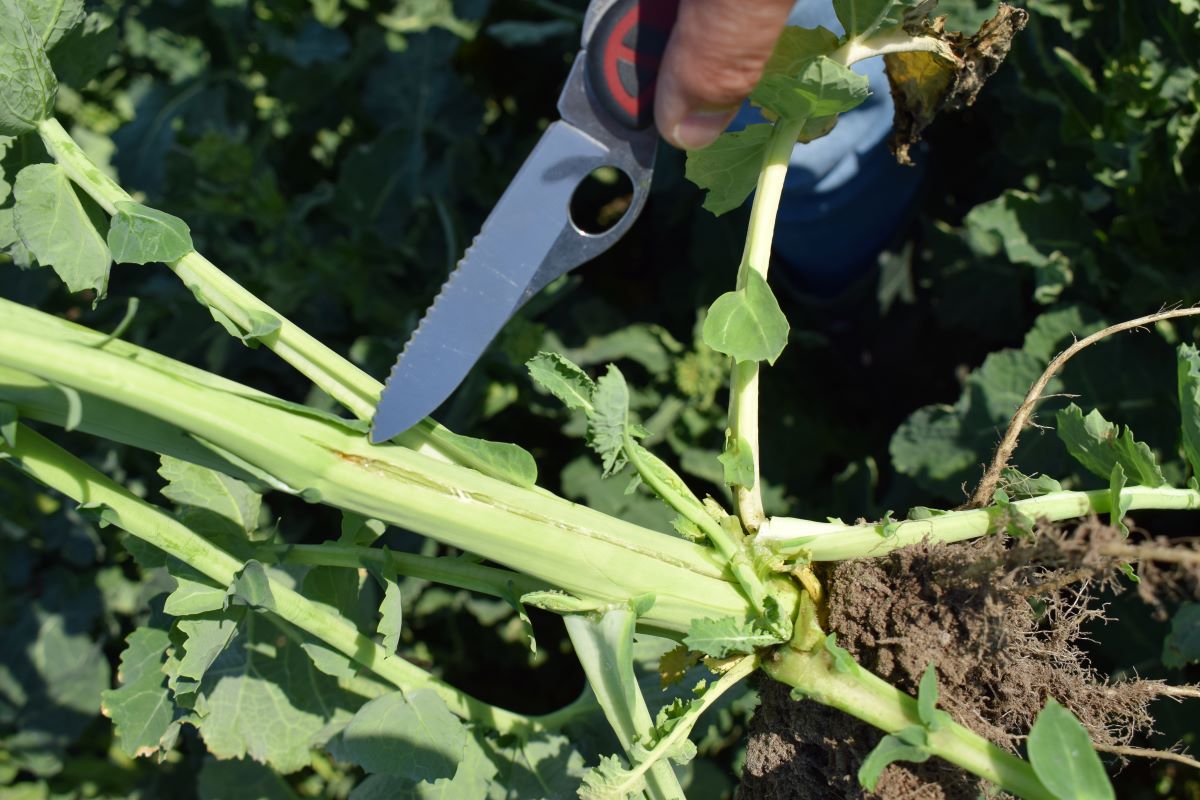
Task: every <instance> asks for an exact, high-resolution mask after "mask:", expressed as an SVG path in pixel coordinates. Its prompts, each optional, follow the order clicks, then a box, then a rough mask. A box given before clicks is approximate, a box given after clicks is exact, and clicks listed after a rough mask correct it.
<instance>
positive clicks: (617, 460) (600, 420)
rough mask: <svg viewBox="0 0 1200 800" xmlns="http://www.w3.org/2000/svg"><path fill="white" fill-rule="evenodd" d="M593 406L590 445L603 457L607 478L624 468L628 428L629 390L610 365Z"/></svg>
mask: <svg viewBox="0 0 1200 800" xmlns="http://www.w3.org/2000/svg"><path fill="white" fill-rule="evenodd" d="M592 404H593V405H592V413H591V414H590V415H589V417H588V436H587V441H588V446H590V447H591V448H592V449H593V450H595V451H596V453H597V454H598V455H599V456H600V461H601V463H602V464H603V466H604V477H606V478H607V477H608V476H610V475H613V474H615V473H617V472H620V471H621V470H622V469H623V468H624V466H625V463H626V459H625V451H624V448H625V434H626V432H627V430H628V428H629V387H628V386H627V385H626V384H625V376H624V375H622V374H621V371H620V370H619V369H617V368H616V367H614V366H612V365H611V364H610V365H609V367H608V372H606V373H605V374H604V375H603V377H601V378H600V380H598V381H596V391H595V393H594V394H593V395H592Z"/></svg>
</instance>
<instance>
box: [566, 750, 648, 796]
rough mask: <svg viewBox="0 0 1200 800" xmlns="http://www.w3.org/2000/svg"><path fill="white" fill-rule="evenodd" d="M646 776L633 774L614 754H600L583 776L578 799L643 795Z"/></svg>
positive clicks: (645, 787) (645, 788)
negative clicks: (594, 764)
mask: <svg viewBox="0 0 1200 800" xmlns="http://www.w3.org/2000/svg"><path fill="white" fill-rule="evenodd" d="M647 789H648V787H647V786H646V776H645V775H644V774H642V773H637V774H635V773H634V772H633V771H632V770H630V769H629V768H628V767H627V766H626V764H625V762H624V761H622V760H621V759H620V758H618V757H616V756H602V757H601V758H600V763H599V764H597V765H596V766H594V767H592V768H591V769H589V770H588V771H587V773H586V774H584V776H583V783H582V784H581V785H580V787H579V798H580V800H629V798H640V797H645V796H646V795H645V794H644V792H646V790H647Z"/></svg>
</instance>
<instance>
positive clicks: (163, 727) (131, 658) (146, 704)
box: [100, 628, 176, 758]
mask: <svg viewBox="0 0 1200 800" xmlns="http://www.w3.org/2000/svg"><path fill="white" fill-rule="evenodd" d="M170 644H171V641H170V638H169V637H168V635H167V632H166V631H164V630H159V629H158V628H138V629H137V630H135V631H134V632H133V633H131V634H129V636H127V637H126V638H125V650H124V652H122V653H121V666H120V668H119V669H118V670H117V677H118V679H119V680H120V681H121V686H120V688H118V689H109V690H108V691H105V692H102V693H101V695H100V706H101V708H102V709H103V711H104V715H105V716H106V717H108V718H109V719H111V720H112V721H113V727H114V728H115V729H116V733H117V746H118V747H120V748H121V752H122V753H124V754H125V755H127V756H129V757H130V758H136V757H138V756H147V755H152V754H154V753H156V752H158V750H159V749H160V743H161V742H162V740H163V738H164V737H165V736H167V733H168V730H169V729H170V728H171V726H172V724H173V723H174V722H175V717H176V713H175V704H174V703H173V702H172V701H171V697H170V693H169V692H168V691H167V678H166V675H164V674H163V671H162V665H163V659H164V657H165V656H166V653H167V648H168V647H169V646H170Z"/></svg>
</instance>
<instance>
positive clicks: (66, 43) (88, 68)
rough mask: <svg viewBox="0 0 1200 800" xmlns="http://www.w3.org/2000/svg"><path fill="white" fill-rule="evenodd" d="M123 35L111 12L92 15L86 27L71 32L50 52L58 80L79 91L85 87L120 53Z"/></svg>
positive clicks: (76, 28)
mask: <svg viewBox="0 0 1200 800" xmlns="http://www.w3.org/2000/svg"><path fill="white" fill-rule="evenodd" d="M119 33H120V30H119V28H118V26H117V25H115V24H114V22H113V19H112V17H111V16H110V15H109V13H107V12H105V11H99V12H95V11H94V12H91V13H89V14H88V15H87V17H86V18H85V19H84V21H83V24H82V25H77V26H75V27H74V28H72V29H71V30H69V31H67V32H66V34H65V35H64V36H63V37H62V39H61V40H60V41H59V43H58V46H57V47H55V48H54V51H53V52H51V53H50V63H51V65H52V66H53V67H54V74H55V75H57V76H58V80H59V81H60V82H61V83H63V84H65V85H67V86H72V87H74V88H76V89H81V88H83V86H84V85H86V84H87V82H88V81H90V80H91V79H92V78H93V77H95V76H96V73H98V72H99V71H100V70H101V69H103V68H104V65H105V63H106V62H107V61H108V58H109V56H110V55H112V52H113V51H114V50H116V48H117V42H118V38H119Z"/></svg>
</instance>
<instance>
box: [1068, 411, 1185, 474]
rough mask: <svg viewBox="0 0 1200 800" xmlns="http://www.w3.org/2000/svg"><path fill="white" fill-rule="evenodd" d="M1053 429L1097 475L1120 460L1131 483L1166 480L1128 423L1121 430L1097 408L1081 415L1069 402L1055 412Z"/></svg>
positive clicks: (1155, 461)
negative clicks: (1055, 422)
mask: <svg viewBox="0 0 1200 800" xmlns="http://www.w3.org/2000/svg"><path fill="white" fill-rule="evenodd" d="M1057 429H1058V437H1059V438H1060V439H1062V440H1063V442H1064V443H1065V444H1066V445H1067V450H1068V451H1069V452H1070V453H1071V455H1072V456H1074V457H1075V459H1076V460H1077V461H1078V462H1079V463H1080V464H1083V466H1085V467H1087V469H1088V470H1089V471H1090V472H1092V473H1093V474H1095V475H1098V476H1100V477H1101V478H1108V477H1109V476H1110V475H1112V470H1113V465H1115V464H1120V465H1121V466H1122V467H1123V468H1124V470H1125V473H1126V474H1127V475H1128V476H1129V477H1130V483H1132V484H1134V485H1137V486H1163V485H1164V484H1166V482H1167V481H1166V479H1165V478H1164V477H1163V474H1162V470H1161V469H1160V468H1159V466H1158V459H1157V458H1155V456H1154V451H1152V450H1151V449H1150V446H1149V445H1147V444H1146V443H1145V442H1139V441H1135V440H1134V438H1133V431H1131V430H1130V429H1129V427H1128V426H1126V427H1125V430H1124V431H1121V430H1120V428H1119V427H1118V426H1117V425H1114V424H1113V423H1111V422H1109V421H1108V420H1106V419H1104V416H1103V415H1102V414H1101V413H1100V412H1099V411H1098V410H1093V411H1091V412H1090V413H1089V414H1088V415H1087V416H1086V417H1085V416H1084V415H1083V411H1082V410H1080V408H1079V406H1077V405H1075V404H1074V403H1072V404H1071V405H1069V406H1067V407H1066V408H1064V409H1063V410H1061V411H1059V412H1058V425H1057Z"/></svg>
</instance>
